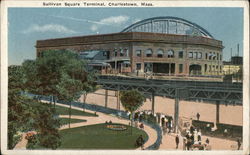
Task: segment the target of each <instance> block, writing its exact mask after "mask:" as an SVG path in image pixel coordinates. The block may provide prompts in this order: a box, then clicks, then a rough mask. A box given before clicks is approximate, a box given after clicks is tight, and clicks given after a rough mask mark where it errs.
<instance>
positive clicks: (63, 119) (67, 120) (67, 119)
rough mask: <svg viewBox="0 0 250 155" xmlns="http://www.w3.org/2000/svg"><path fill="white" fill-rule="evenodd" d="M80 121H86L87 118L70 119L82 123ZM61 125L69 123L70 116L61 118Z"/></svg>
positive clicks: (71, 121)
mask: <svg viewBox="0 0 250 155" xmlns="http://www.w3.org/2000/svg"><path fill="white" fill-rule="evenodd" d="M80 122H86V120H82V119H72V118H71V119H70V123H80ZM60 123H61V125H66V124H69V118H60Z"/></svg>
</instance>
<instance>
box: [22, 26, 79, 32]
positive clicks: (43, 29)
mask: <svg viewBox="0 0 250 155" xmlns="http://www.w3.org/2000/svg"><path fill="white" fill-rule="evenodd" d="M32 32H57V33H76V32H75V31H74V30H71V29H69V28H67V27H65V26H63V25H58V24H46V25H42V26H40V25H37V24H34V25H31V26H30V27H29V28H27V29H26V30H23V31H22V33H24V34H27V33H32Z"/></svg>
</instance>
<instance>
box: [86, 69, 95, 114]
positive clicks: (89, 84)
mask: <svg viewBox="0 0 250 155" xmlns="http://www.w3.org/2000/svg"><path fill="white" fill-rule="evenodd" d="M95 81H96V73H95V72H90V73H89V74H88V76H87V80H86V82H84V83H83V85H82V86H83V87H82V90H84V91H83V105H84V106H83V111H84V110H85V103H86V99H87V95H88V94H89V93H91V92H95V91H96V90H97V89H98V86H97V84H96V82H95Z"/></svg>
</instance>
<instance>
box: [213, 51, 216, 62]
mask: <svg viewBox="0 0 250 155" xmlns="http://www.w3.org/2000/svg"><path fill="white" fill-rule="evenodd" d="M215 58H216V55H215V52H214V53H213V60H215Z"/></svg>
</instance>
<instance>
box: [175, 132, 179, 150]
mask: <svg viewBox="0 0 250 155" xmlns="http://www.w3.org/2000/svg"><path fill="white" fill-rule="evenodd" d="M179 142H180V139H179V136H178V135H176V137H175V143H176V149H178V145H179Z"/></svg>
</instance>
